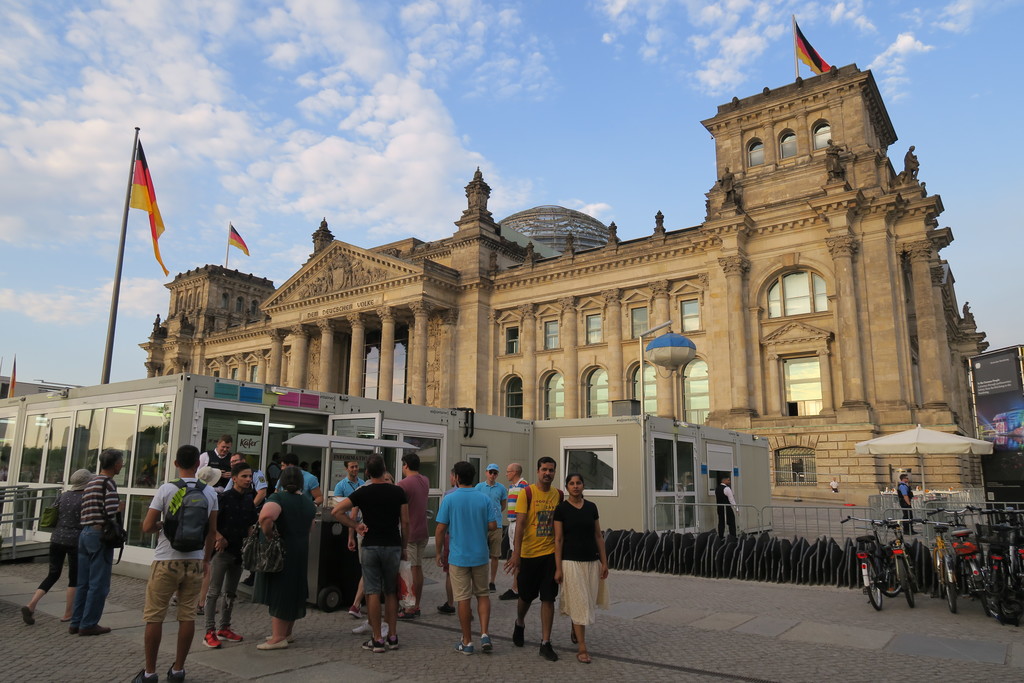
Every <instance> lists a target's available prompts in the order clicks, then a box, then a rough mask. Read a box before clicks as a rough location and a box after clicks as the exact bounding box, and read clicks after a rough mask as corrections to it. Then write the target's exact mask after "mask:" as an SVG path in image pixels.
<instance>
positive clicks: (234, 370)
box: [231, 368, 238, 379]
mask: <svg viewBox="0 0 1024 683" xmlns="http://www.w3.org/2000/svg"><path fill="white" fill-rule="evenodd" d="M231 379H238V368H231Z"/></svg>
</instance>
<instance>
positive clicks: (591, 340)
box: [586, 313, 604, 344]
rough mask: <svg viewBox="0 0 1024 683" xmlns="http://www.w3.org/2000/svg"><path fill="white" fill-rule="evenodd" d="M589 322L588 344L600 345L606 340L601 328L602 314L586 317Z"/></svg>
mask: <svg viewBox="0 0 1024 683" xmlns="http://www.w3.org/2000/svg"><path fill="white" fill-rule="evenodd" d="M586 322H587V343H588V344H600V343H601V341H602V340H603V339H604V333H603V329H602V327H601V314H600V313H592V314H590V315H588V316H587V317H586Z"/></svg>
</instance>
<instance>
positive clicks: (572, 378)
mask: <svg viewBox="0 0 1024 683" xmlns="http://www.w3.org/2000/svg"><path fill="white" fill-rule="evenodd" d="M558 303H559V304H561V306H562V320H561V328H562V329H561V330H560V331H559V337H560V341H561V344H562V359H563V360H562V367H563V370H564V374H563V375H562V379H563V380H564V387H565V394H564V400H565V416H566V417H567V418H574V417H580V359H579V353H578V351H577V349H576V347H577V345H578V340H577V335H578V334H579V323H578V321H577V313H576V297H572V296H567V297H565V298H563V299H560V300H559V302H558Z"/></svg>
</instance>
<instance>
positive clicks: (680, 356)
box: [646, 332, 697, 370]
mask: <svg viewBox="0 0 1024 683" xmlns="http://www.w3.org/2000/svg"><path fill="white" fill-rule="evenodd" d="M646 348H647V360H649V361H651V362H652V363H654V364H655V365H658V366H661V367H663V368H668V369H669V370H678V369H679V368H681V367H683V366H684V365H686V364H687V363H689V362H690V361H691V360H693V357H694V355H696V353H697V346H696V344H694V343H693V342H692V341H690V339H689V338H687V337H684V336H683V335H681V334H676V333H675V332H666V333H665V334H663V335H661V336H660V337H655V338H654V339H652V340H651V341H650V342H648V343H647V347H646Z"/></svg>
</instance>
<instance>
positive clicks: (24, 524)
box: [0, 484, 62, 559]
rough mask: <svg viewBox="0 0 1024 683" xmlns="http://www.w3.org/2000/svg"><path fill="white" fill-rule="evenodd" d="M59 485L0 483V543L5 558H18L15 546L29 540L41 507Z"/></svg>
mask: <svg viewBox="0 0 1024 683" xmlns="http://www.w3.org/2000/svg"><path fill="white" fill-rule="evenodd" d="M61 488H62V487H60V486H46V487H42V488H29V487H28V486H26V485H24V484H16V485H13V486H0V546H2V548H3V551H4V552H3V555H4V557H5V558H8V559H17V558H18V546H19V545H24V544H26V543H29V542H31V541H30V535H31V534H33V533H34V530H35V529H36V527H37V523H38V521H39V518H40V517H41V516H42V514H43V508H44V507H45V506H46V505H49V504H50V503H52V502H53V501H54V500H55V499H56V498H57V493H58V492H59V491H60V489H61Z"/></svg>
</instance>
